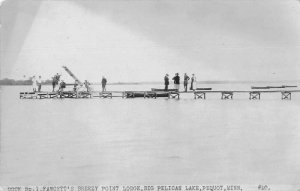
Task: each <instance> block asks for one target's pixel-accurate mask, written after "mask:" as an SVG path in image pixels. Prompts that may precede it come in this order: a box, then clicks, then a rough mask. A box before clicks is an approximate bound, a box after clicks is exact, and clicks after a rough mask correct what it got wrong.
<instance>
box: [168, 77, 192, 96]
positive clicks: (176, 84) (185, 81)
mask: <svg viewBox="0 0 300 191" xmlns="http://www.w3.org/2000/svg"><path fill="white" fill-rule="evenodd" d="M164 80H165V91H168V86H169V84H170V83H169V74H166V75H165V78H164ZM172 80H173V81H174V89H177V90H179V88H180V76H179V73H176V74H175V76H174V77H173V78H172ZM189 80H191V85H190V90H194V86H195V84H196V77H195V74H192V77H191V78H190V77H189V76H188V75H187V74H186V73H184V77H183V85H184V91H185V92H187V89H188V83H189Z"/></svg>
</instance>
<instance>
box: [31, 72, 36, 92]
mask: <svg viewBox="0 0 300 191" xmlns="http://www.w3.org/2000/svg"><path fill="white" fill-rule="evenodd" d="M31 81H32V91H33V92H36V87H37V84H36V83H37V82H36V78H35V76H33V77H32V79H31Z"/></svg>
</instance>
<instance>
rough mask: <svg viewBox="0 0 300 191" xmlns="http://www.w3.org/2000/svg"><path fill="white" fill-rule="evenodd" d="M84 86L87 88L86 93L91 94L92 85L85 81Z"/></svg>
mask: <svg viewBox="0 0 300 191" xmlns="http://www.w3.org/2000/svg"><path fill="white" fill-rule="evenodd" d="M84 86H85V88H86V91H87V92H90V90H91V88H90V83H89V82H88V81H87V80H85V81H84Z"/></svg>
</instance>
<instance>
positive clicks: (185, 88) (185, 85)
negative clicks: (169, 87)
mask: <svg viewBox="0 0 300 191" xmlns="http://www.w3.org/2000/svg"><path fill="white" fill-rule="evenodd" d="M184 91H186V92H187V84H186V83H185V84H184Z"/></svg>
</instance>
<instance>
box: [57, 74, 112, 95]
mask: <svg viewBox="0 0 300 191" xmlns="http://www.w3.org/2000/svg"><path fill="white" fill-rule="evenodd" d="M60 76H61V75H59V74H58V73H57V74H56V75H55V76H54V77H52V91H53V92H54V91H55V86H57V85H58V84H59V89H58V91H63V90H64V88H66V83H65V82H64V81H63V80H60ZM59 81H60V83H59ZM101 84H102V91H106V84H107V79H106V78H105V77H104V76H102V81H101ZM83 85H84V87H85V88H86V91H87V92H90V91H91V87H90V85H91V83H90V82H88V81H87V80H85V81H84V83H83ZM80 87H81V84H80V82H79V81H78V80H75V83H74V87H73V91H78V90H79V88H80Z"/></svg>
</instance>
